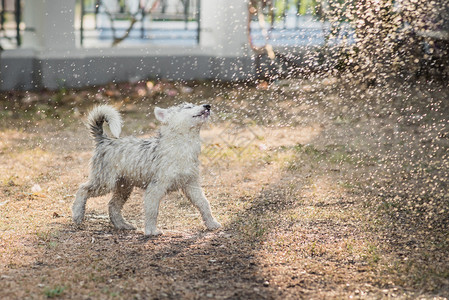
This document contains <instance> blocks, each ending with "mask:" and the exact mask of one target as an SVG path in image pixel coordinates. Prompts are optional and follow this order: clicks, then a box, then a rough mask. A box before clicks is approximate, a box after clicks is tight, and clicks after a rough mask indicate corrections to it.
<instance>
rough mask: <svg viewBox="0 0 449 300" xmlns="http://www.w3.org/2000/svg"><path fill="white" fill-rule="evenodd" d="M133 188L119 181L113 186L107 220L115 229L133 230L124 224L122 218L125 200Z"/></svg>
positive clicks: (132, 227)
mask: <svg viewBox="0 0 449 300" xmlns="http://www.w3.org/2000/svg"><path fill="white" fill-rule="evenodd" d="M132 190H133V187H132V186H131V185H130V184H129V183H127V182H125V181H124V180H119V181H118V182H117V185H116V186H115V190H114V194H113V195H112V198H111V200H110V201H109V218H110V219H111V222H112V224H113V225H114V227H115V228H117V229H125V230H134V229H136V228H135V227H134V226H132V225H130V224H128V223H126V221H125V219H123V216H122V212H121V210H122V208H123V205H124V204H125V202H126V200H128V198H129V195H130V194H131V192H132Z"/></svg>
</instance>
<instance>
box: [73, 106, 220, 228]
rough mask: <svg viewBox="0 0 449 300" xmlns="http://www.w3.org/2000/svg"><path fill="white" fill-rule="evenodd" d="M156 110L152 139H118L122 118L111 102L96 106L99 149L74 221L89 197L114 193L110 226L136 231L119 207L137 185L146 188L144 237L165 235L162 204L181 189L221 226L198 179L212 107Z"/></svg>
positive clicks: (93, 124)
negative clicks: (107, 130)
mask: <svg viewBox="0 0 449 300" xmlns="http://www.w3.org/2000/svg"><path fill="white" fill-rule="evenodd" d="M154 113H155V116H156V118H157V119H158V120H159V121H160V122H161V123H162V126H161V128H160V132H159V135H158V136H156V137H152V138H148V139H138V138H135V137H132V136H129V137H123V138H118V136H119V135H120V131H121V123H122V122H121V118H120V115H119V113H118V112H117V111H116V110H115V109H114V108H112V107H110V106H105V105H103V106H98V107H96V108H95V109H94V110H92V112H91V113H90V114H89V117H88V124H87V125H88V127H89V128H90V130H91V134H92V135H93V137H94V139H95V141H96V147H95V151H94V155H93V156H92V159H91V162H90V175H89V179H88V181H87V182H86V183H84V184H82V185H81V187H80V188H79V190H78V192H77V194H76V198H75V201H74V203H73V207H72V214H73V221H74V222H75V223H76V224H80V223H81V222H82V221H83V218H84V213H85V206H86V201H87V199H88V198H90V197H95V196H100V195H104V194H106V193H109V192H113V195H112V199H111V200H110V202H109V217H110V220H111V222H112V224H113V225H114V226H115V227H116V228H118V229H135V228H134V227H133V226H131V225H130V224H128V223H126V222H125V220H124V219H123V217H122V215H121V209H122V207H123V205H124V204H125V202H126V200H127V199H128V197H129V195H130V193H131V191H132V189H133V187H140V188H143V189H144V190H145V193H144V208H145V235H158V234H160V233H161V232H160V231H159V230H158V229H157V227H156V222H157V216H158V211H159V203H160V201H161V199H162V198H163V196H164V195H165V194H166V193H167V192H170V191H174V190H178V189H181V190H182V191H183V192H184V194H185V195H186V196H187V198H188V199H189V200H190V201H191V202H192V204H193V205H194V206H195V207H197V208H198V210H199V211H200V213H201V216H202V218H203V221H204V223H205V225H206V227H207V228H208V229H210V230H213V229H217V228H219V227H220V226H221V225H220V224H219V223H218V222H217V221H216V220H215V218H214V217H213V216H212V213H211V209H210V205H209V202H208V201H207V199H206V197H205V196H204V193H203V191H202V189H201V186H200V178H199V160H198V155H199V154H200V150H201V145H200V136H199V132H200V128H201V125H202V124H203V123H204V122H205V121H206V120H207V117H208V115H209V110H208V109H207V108H206V107H205V106H202V105H200V106H194V105H192V104H188V103H185V104H182V105H179V106H176V107H171V108H169V109H162V108H158V107H157V108H156V109H155V110H154ZM103 121H107V122H108V124H109V127H110V129H111V133H112V134H113V135H114V137H112V138H111V137H108V136H106V135H105V134H104V133H103V129H102V124H103Z"/></svg>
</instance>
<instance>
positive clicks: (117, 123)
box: [87, 105, 123, 138]
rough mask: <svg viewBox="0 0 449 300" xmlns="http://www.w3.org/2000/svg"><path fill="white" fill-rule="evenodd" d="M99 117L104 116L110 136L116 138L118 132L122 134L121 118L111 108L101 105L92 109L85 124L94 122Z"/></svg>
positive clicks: (118, 134)
mask: <svg viewBox="0 0 449 300" xmlns="http://www.w3.org/2000/svg"><path fill="white" fill-rule="evenodd" d="M101 115H104V117H105V121H106V122H108V124H109V129H110V130H111V133H112V135H113V136H114V137H116V138H118V137H119V136H120V132H122V123H123V122H122V117H120V114H119V113H118V111H116V110H115V109H114V108H112V107H111V106H108V105H101V106H97V107H95V108H94V109H92V111H91V112H90V113H89V116H88V117H87V123H89V124H91V123H92V122H94V121H95V120H98V119H99V118H100V117H101Z"/></svg>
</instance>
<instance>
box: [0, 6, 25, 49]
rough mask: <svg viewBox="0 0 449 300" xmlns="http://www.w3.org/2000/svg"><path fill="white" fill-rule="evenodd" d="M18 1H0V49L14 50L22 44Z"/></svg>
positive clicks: (20, 14)
mask: <svg viewBox="0 0 449 300" xmlns="http://www.w3.org/2000/svg"><path fill="white" fill-rule="evenodd" d="M21 20H22V3H21V1H20V0H0V47H2V48H16V47H19V46H20V45H21V44H22V39H21V28H20V23H21Z"/></svg>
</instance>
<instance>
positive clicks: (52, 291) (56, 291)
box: [44, 285, 66, 298]
mask: <svg viewBox="0 0 449 300" xmlns="http://www.w3.org/2000/svg"><path fill="white" fill-rule="evenodd" d="M65 290H66V287H65V286H63V285H58V286H55V287H53V288H49V287H46V288H45V289H44V294H45V296H47V298H56V297H59V296H62V294H64V291H65Z"/></svg>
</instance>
